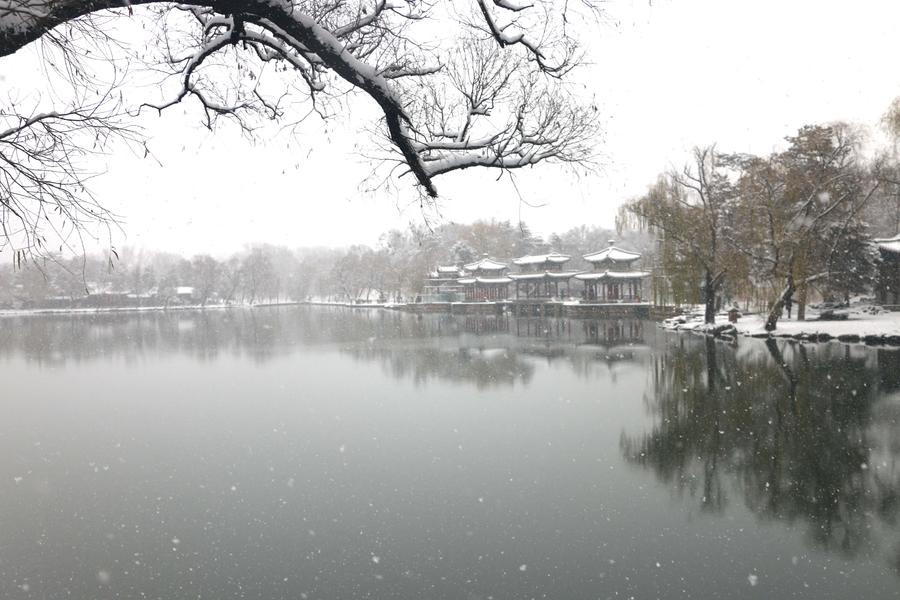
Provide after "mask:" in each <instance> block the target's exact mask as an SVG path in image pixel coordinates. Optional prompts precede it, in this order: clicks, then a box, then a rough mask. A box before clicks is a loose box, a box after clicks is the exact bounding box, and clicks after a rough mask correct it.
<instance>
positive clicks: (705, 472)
mask: <svg viewBox="0 0 900 600" xmlns="http://www.w3.org/2000/svg"><path fill="white" fill-rule="evenodd" d="M0 378H2V381H3V382H4V393H3V397H2V408H3V419H2V421H0V499H2V501H0V597H2V598H10V599H18V598H23V599H24V598H36V599H42V600H43V599H63V598H73V599H93V598H148V599H156V598H160V599H166V600H181V599H197V598H204V599H206V598H208V599H211V600H213V599H215V600H219V599H226V598H242V599H243V598H246V599H264V600H273V599H303V600H315V599H319V598H321V599H329V600H330V599H349V598H373V599H375V598H377V599H383V598H400V599H410V600H412V599H415V600H424V599H435V598H447V599H466V600H468V599H481V600H492V599H495V600H506V599H519V598H521V599H527V598H538V599H540V598H549V599H572V600H580V599H585V600H588V599H589V600H597V599H604V598H632V597H633V598H637V599H643V598H666V599H670V598H811V599H812V598H816V599H821V598H867V599H876V598H896V597H898V595H900V522H898V520H900V512H898V511H900V461H898V458H900V422H898V420H900V352H898V351H892V350H884V349H872V348H866V347H863V346H855V347H851V346H846V345H841V344H826V345H820V346H799V345H796V344H786V343H783V342H779V343H778V344H769V345H767V344H766V343H764V342H762V341H760V340H753V339H741V340H740V341H739V343H738V345H737V346H736V347H735V346H730V345H726V344H723V343H719V342H712V341H710V340H706V339H705V338H702V337H698V336H693V335H685V334H670V333H664V332H661V331H659V330H657V329H656V327H655V325H654V324H653V323H649V322H641V321H627V320H626V321H588V320H532V319H514V318H509V317H480V316H472V317H449V316H439V315H426V316H416V315H409V314H400V313H394V312H388V311H365V310H356V311H353V310H349V309H327V308H303V307H288V308H270V309H256V310H252V311H251V310H232V311H208V312H203V313H199V312H198V313H188V312H185V313H169V314H162V313H157V314H142V315H138V314H119V315H96V316H77V317H65V316H61V317H28V318H7V319H2V320H0Z"/></svg>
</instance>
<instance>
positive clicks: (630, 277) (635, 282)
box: [575, 240, 650, 302]
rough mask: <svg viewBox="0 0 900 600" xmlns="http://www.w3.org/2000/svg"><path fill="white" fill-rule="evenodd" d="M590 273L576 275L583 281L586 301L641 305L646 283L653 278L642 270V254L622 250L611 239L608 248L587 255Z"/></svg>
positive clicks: (585, 256) (585, 257)
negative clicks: (646, 280) (644, 281)
mask: <svg viewBox="0 0 900 600" xmlns="http://www.w3.org/2000/svg"><path fill="white" fill-rule="evenodd" d="M584 260H586V261H587V262H589V263H591V267H592V269H591V271H589V272H587V273H579V274H577V275H575V279H580V280H581V281H583V282H584V301H585V302H641V301H642V299H643V280H644V279H645V278H646V277H648V276H649V275H650V273H648V272H646V271H641V270H639V268H638V266H639V264H640V260H641V255H640V254H639V253H637V252H631V251H630V250H623V249H622V248H618V247H616V245H615V240H610V242H609V247H608V248H604V249H603V250H601V251H599V252H593V253H591V254H585V255H584Z"/></svg>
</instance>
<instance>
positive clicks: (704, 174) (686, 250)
mask: <svg viewBox="0 0 900 600" xmlns="http://www.w3.org/2000/svg"><path fill="white" fill-rule="evenodd" d="M730 159H731V157H729V156H725V155H720V154H719V153H718V152H716V150H715V148H714V147H706V148H695V149H694V152H693V164H689V165H686V166H685V167H684V168H683V169H681V170H680V171H672V172H670V173H668V174H666V175H663V176H661V177H660V178H659V180H658V181H657V183H656V184H655V185H654V186H653V187H651V188H650V190H649V191H648V193H647V194H646V195H644V196H643V197H641V198H638V199H636V200H634V201H633V202H631V203H630V204H628V205H627V207H626V210H627V211H629V212H631V213H633V214H634V215H635V216H637V217H638V218H639V219H640V220H641V221H642V222H643V223H644V224H646V225H647V226H648V227H649V228H650V229H652V230H653V231H655V232H656V233H657V234H658V236H659V239H660V240H661V244H662V247H661V248H660V252H661V254H662V258H663V266H664V267H666V271H667V274H675V275H676V276H677V277H678V278H679V279H681V280H682V281H687V282H688V286H689V287H693V288H695V289H697V290H699V293H700V296H701V300H702V303H703V305H704V320H705V321H706V323H714V322H715V315H716V308H717V307H716V299H717V296H718V294H719V292H720V290H721V289H722V286H723V284H724V283H725V278H726V275H727V274H728V272H729V269H731V268H733V267H734V266H735V265H736V264H737V263H738V262H739V261H738V257H737V255H736V253H735V252H734V250H733V247H732V246H730V245H728V244H726V235H725V234H726V232H727V230H728V228H729V227H730V226H731V213H732V205H733V189H732V185H731V182H730V180H729V175H728V171H729V168H730V167H729V165H730V162H729V161H730Z"/></svg>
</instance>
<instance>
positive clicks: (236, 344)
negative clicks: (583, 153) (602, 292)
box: [0, 307, 649, 387]
mask: <svg viewBox="0 0 900 600" xmlns="http://www.w3.org/2000/svg"><path fill="white" fill-rule="evenodd" d="M310 346H328V347H332V348H336V349H339V350H340V351H342V352H345V353H347V354H350V355H351V356H353V357H354V358H356V359H358V360H363V361H374V362H379V363H381V364H382V366H383V367H384V369H385V371H386V372H387V373H389V374H391V375H392V376H393V377H396V378H407V377H408V378H412V379H413V380H414V381H417V382H422V381H427V380H428V379H429V378H440V379H443V380H448V381H468V382H472V383H475V384H476V385H477V386H479V387H487V386H496V385H500V386H506V385H513V384H515V383H516V382H519V383H523V384H527V383H529V382H530V381H531V379H532V377H533V374H534V372H535V368H536V365H537V364H538V363H539V362H540V363H546V364H551V363H562V364H564V365H568V366H570V367H571V368H572V370H573V371H574V372H575V373H576V374H577V375H579V376H583V377H592V376H597V375H609V374H610V373H612V374H613V375H614V373H615V369H617V368H619V367H618V366H617V365H619V364H622V365H624V364H629V363H633V364H640V363H641V362H642V361H646V360H648V357H649V348H648V346H647V345H646V344H645V343H644V328H643V325H642V323H641V322H640V321H637V320H629V319H617V320H608V321H589V320H569V319H546V318H528V319H516V318H513V317H510V316H508V315H499V316H498V315H465V316H450V315H413V314H408V313H401V312H394V311H384V310H362V309H349V308H324V307H268V308H256V309H252V310H247V309H229V310H215V309H213V310H205V311H168V312H161V311H160V312H121V313H94V314H74V315H42V316H29V317H14V318H9V319H3V320H0V356H8V357H11V356H22V357H24V358H25V360H28V361H33V362H38V363H41V364H52V365H62V364H66V363H79V362H82V361H93V360H123V361H125V362H126V363H137V362H139V361H140V360H141V359H142V358H144V357H147V356H153V355H172V354H181V355H185V356H189V357H191V358H194V359H196V360H201V361H205V360H214V359H216V358H218V357H220V356H241V357H247V358H250V359H252V360H254V361H267V360H271V359H274V358H277V357H279V356H284V355H287V354H289V353H292V352H298V351H302V349H303V348H304V347H310Z"/></svg>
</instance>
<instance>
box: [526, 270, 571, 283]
mask: <svg viewBox="0 0 900 600" xmlns="http://www.w3.org/2000/svg"><path fill="white" fill-rule="evenodd" d="M578 273H581V271H544V272H542V273H511V274H510V275H509V277H510V278H511V279H514V280H516V281H534V280H540V279H569V278H570V277H573V276H575V275H577V274H578Z"/></svg>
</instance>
